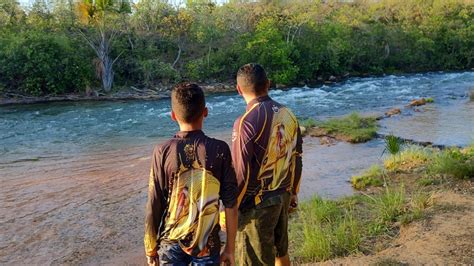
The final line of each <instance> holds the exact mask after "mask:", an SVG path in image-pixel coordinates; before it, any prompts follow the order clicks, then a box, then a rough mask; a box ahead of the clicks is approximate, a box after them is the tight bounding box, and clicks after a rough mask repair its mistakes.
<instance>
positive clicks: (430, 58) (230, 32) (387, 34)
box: [0, 0, 474, 94]
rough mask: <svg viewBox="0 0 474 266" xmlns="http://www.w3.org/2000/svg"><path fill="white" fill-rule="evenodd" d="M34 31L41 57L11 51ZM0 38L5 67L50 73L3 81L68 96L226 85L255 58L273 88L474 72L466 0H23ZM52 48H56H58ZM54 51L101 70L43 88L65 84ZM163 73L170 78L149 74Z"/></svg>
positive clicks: (4, 2) (11, 87)
mask: <svg viewBox="0 0 474 266" xmlns="http://www.w3.org/2000/svg"><path fill="white" fill-rule="evenodd" d="M28 34H32V38H31V39H29V41H28V42H29V43H28V45H29V47H30V48H32V47H38V50H37V51H38V52H35V53H30V54H28V56H24V55H22V56H20V55H18V56H16V55H15V56H13V54H14V53H17V52H16V50H15V49H14V48H12V44H13V43H17V44H19V43H21V42H22V41H21V40H19V39H20V38H23V39H26V36H27V35H28ZM41 35H44V36H41ZM78 35H80V36H81V37H83V38H82V39H81V38H77V37H78ZM0 38H1V39H2V40H1V42H2V43H1V46H0V61H1V62H6V61H12V60H13V61H12V62H11V63H10V64H13V65H17V66H23V65H27V64H28V62H27V61H31V62H36V63H37V64H39V63H41V64H42V65H45V66H44V68H45V69H43V70H44V71H43V70H41V71H38V72H37V73H36V72H35V71H33V72H35V73H33V75H36V74H38V75H42V77H41V78H40V79H38V78H33V77H32V78H27V77H25V76H23V74H25V73H23V74H21V73H18V72H21V71H26V70H21V71H20V70H18V71H17V72H15V73H13V72H2V73H1V74H2V75H1V76H0V83H2V84H3V85H2V86H3V87H5V91H12V92H14V93H22V94H39V93H40V92H41V91H43V90H47V91H45V92H44V93H51V92H56V93H59V92H61V91H64V92H71V91H76V90H82V88H83V87H84V86H83V84H84V83H87V84H91V85H93V86H97V85H98V83H97V78H99V79H100V80H101V81H104V80H107V82H102V86H103V87H104V89H107V90H108V89H110V87H111V86H112V83H111V82H112V81H113V82H114V84H115V85H118V86H125V85H135V86H156V84H162V83H166V80H169V81H170V82H174V80H179V79H181V78H182V79H188V80H198V81H211V82H212V81H214V80H220V81H228V80H231V79H234V78H235V72H236V70H237V69H238V67H239V66H240V65H242V64H244V63H248V62H258V63H260V64H262V65H263V66H264V67H265V68H266V70H267V71H268V74H269V76H270V78H271V79H272V81H273V82H274V83H275V84H284V85H291V84H293V83H295V82H309V83H312V82H316V81H320V80H321V79H323V80H324V79H327V78H329V77H330V76H331V75H334V76H342V75H346V74H352V75H366V74H382V73H394V72H412V71H436V70H459V69H472V68H473V67H474V51H473V49H472V47H474V5H472V3H471V2H470V1H464V0H450V1H444V0H432V1H419V0H383V1H356V2H354V3H345V1H316V2H314V1H228V2H226V3H224V4H216V3H215V2H214V1H188V2H187V5H173V4H172V2H170V1H162V0H156V1H155V0H140V1H135V2H133V3H129V2H128V1H126V0H114V1H109V0H100V1H90V0H81V1H60V0H53V1H49V2H48V4H46V2H45V1H44V0H36V1H34V2H33V3H32V6H31V7H30V8H28V10H26V9H25V8H23V7H22V6H20V5H19V3H18V2H16V1H15V0H0ZM46 39H48V40H46ZM25 42H26V40H25ZM33 42H38V43H33ZM45 42H51V43H52V46H51V49H47V48H46V46H44V43H45ZM68 47H70V48H71V49H69V48H68ZM91 48H93V49H91ZM16 49H18V50H22V48H16ZM25 49H26V48H25ZM35 49H36V48H35ZM56 49H58V51H53V50H56ZM88 49H90V50H92V51H88ZM13 52H14V53H13ZM22 53H23V52H22ZM18 54H21V53H18ZM23 54H24V53H23ZM57 55H59V56H62V57H63V58H62V59H61V60H63V61H71V62H67V63H66V62H62V63H59V62H53V64H52V67H51V68H52V69H54V68H56V67H57V66H59V65H64V64H67V65H71V64H72V65H74V64H76V65H77V64H81V65H87V66H84V67H83V66H81V67H80V68H81V69H86V68H87V69H95V70H96V74H97V77H94V76H93V75H90V74H87V75H84V73H85V71H82V70H81V71H77V73H78V75H79V77H76V78H74V79H77V81H74V86H70V84H68V85H67V86H68V89H64V88H63V87H64V86H65V85H63V84H59V85H55V86H57V87H61V88H63V89H59V88H51V89H45V85H44V84H47V83H48V82H49V83H51V82H54V83H55V82H57V81H56V80H57V77H52V76H54V75H56V74H53V72H52V71H48V70H47V68H49V66H46V64H44V63H45V61H44V60H52V61H55V60H53V59H55V58H56V56H57ZM77 60H80V61H81V62H78V61H77ZM56 61H60V60H59V59H58V60H56ZM72 62H75V63H72ZM112 66H113V69H112ZM155 66H156V68H157V69H164V72H165V73H163V74H161V73H160V71H159V70H155V69H153V70H152V69H151V68H150V67H155ZM169 66H171V67H172V68H173V69H174V70H173V71H171V69H170V68H169ZM41 68H43V66H42V67H41ZM3 71H5V70H3ZM28 73H29V72H28ZM104 73H107V75H104ZM13 75H16V76H13ZM43 75H44V76H43ZM27 79H29V81H27ZM67 79H68V80H70V81H68V82H72V81H71V77H69V78H67ZM13 81H14V82H13ZM40 83H42V84H40ZM38 84H39V85H38ZM47 87H50V85H47ZM40 88H41V89H40Z"/></svg>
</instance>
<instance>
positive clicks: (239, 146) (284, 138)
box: [232, 96, 303, 210]
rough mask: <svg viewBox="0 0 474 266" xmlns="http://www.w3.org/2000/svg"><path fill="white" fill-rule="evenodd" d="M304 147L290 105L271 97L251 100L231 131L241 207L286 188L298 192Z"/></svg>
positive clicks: (247, 206)
mask: <svg viewBox="0 0 474 266" xmlns="http://www.w3.org/2000/svg"><path fill="white" fill-rule="evenodd" d="M302 147H303V140H302V136H301V132H300V128H299V125H298V120H297V119H296V117H295V116H294V114H293V113H292V112H291V110H290V109H289V108H287V107H285V106H283V105H281V104H279V103H277V102H275V101H273V100H272V99H271V98H270V97H269V96H263V97H259V98H256V99H254V100H252V101H251V102H249V103H248V105H247V110H246V112H245V114H243V115H242V116H241V117H239V118H238V119H237V120H236V121H235V123H234V129H233V133H232V159H233V163H234V167H235V172H236V177H237V183H238V187H239V192H240V193H239V197H238V202H239V204H240V205H239V209H240V210H245V209H249V208H253V207H255V206H256V205H258V204H260V203H261V202H263V201H265V199H267V198H270V197H272V196H274V195H277V194H280V193H283V192H285V191H288V192H291V193H292V194H297V193H298V191H299V186H300V181H301V170H302V158H301V156H302V153H303V149H302Z"/></svg>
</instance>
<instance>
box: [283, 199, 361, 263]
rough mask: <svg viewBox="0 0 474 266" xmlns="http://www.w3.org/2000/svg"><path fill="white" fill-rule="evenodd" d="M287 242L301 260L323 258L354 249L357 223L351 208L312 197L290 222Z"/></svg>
mask: <svg viewBox="0 0 474 266" xmlns="http://www.w3.org/2000/svg"><path fill="white" fill-rule="evenodd" d="M290 227H291V228H290V243H291V246H292V247H294V252H293V253H292V254H294V255H295V256H296V257H298V258H300V260H302V261H324V260H327V259H330V258H333V257H337V256H344V255H348V254H351V253H354V252H357V251H358V248H359V244H360V242H361V241H362V236H361V232H360V229H361V226H360V225H359V224H358V222H357V218H356V217H355V216H354V214H353V211H352V210H351V208H350V207H348V205H346V204H339V202H337V201H331V200H323V199H321V198H318V197H316V198H313V199H312V200H310V201H308V202H305V203H303V204H302V205H301V207H300V210H299V212H298V213H297V217H296V219H295V220H294V221H292V222H290Z"/></svg>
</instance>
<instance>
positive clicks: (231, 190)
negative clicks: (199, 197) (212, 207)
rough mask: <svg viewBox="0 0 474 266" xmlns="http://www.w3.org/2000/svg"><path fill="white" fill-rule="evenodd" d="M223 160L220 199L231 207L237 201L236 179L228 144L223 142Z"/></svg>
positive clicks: (226, 205)
mask: <svg viewBox="0 0 474 266" xmlns="http://www.w3.org/2000/svg"><path fill="white" fill-rule="evenodd" d="M223 152H224V160H223V168H222V179H221V189H220V193H219V194H220V195H219V197H220V199H221V200H222V203H223V204H224V207H226V208H232V207H234V206H235V204H236V203H237V196H238V192H237V179H236V178H235V170H234V167H233V165H232V156H231V153H230V149H229V146H228V145H227V144H226V143H224V151H223Z"/></svg>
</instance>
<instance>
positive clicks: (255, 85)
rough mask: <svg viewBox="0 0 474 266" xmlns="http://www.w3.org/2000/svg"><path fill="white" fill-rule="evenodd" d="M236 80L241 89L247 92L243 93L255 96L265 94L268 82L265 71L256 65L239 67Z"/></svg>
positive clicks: (250, 64)
mask: <svg viewBox="0 0 474 266" xmlns="http://www.w3.org/2000/svg"><path fill="white" fill-rule="evenodd" d="M237 79H238V80H240V83H241V84H240V85H241V89H243V90H248V91H245V92H251V93H255V94H257V95H258V94H260V93H263V92H265V90H266V86H267V82H268V78H267V73H265V69H263V67H262V66H261V65H259V64H256V63H249V64H246V65H243V66H241V67H240V68H239V71H237ZM242 87H243V88H242Z"/></svg>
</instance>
